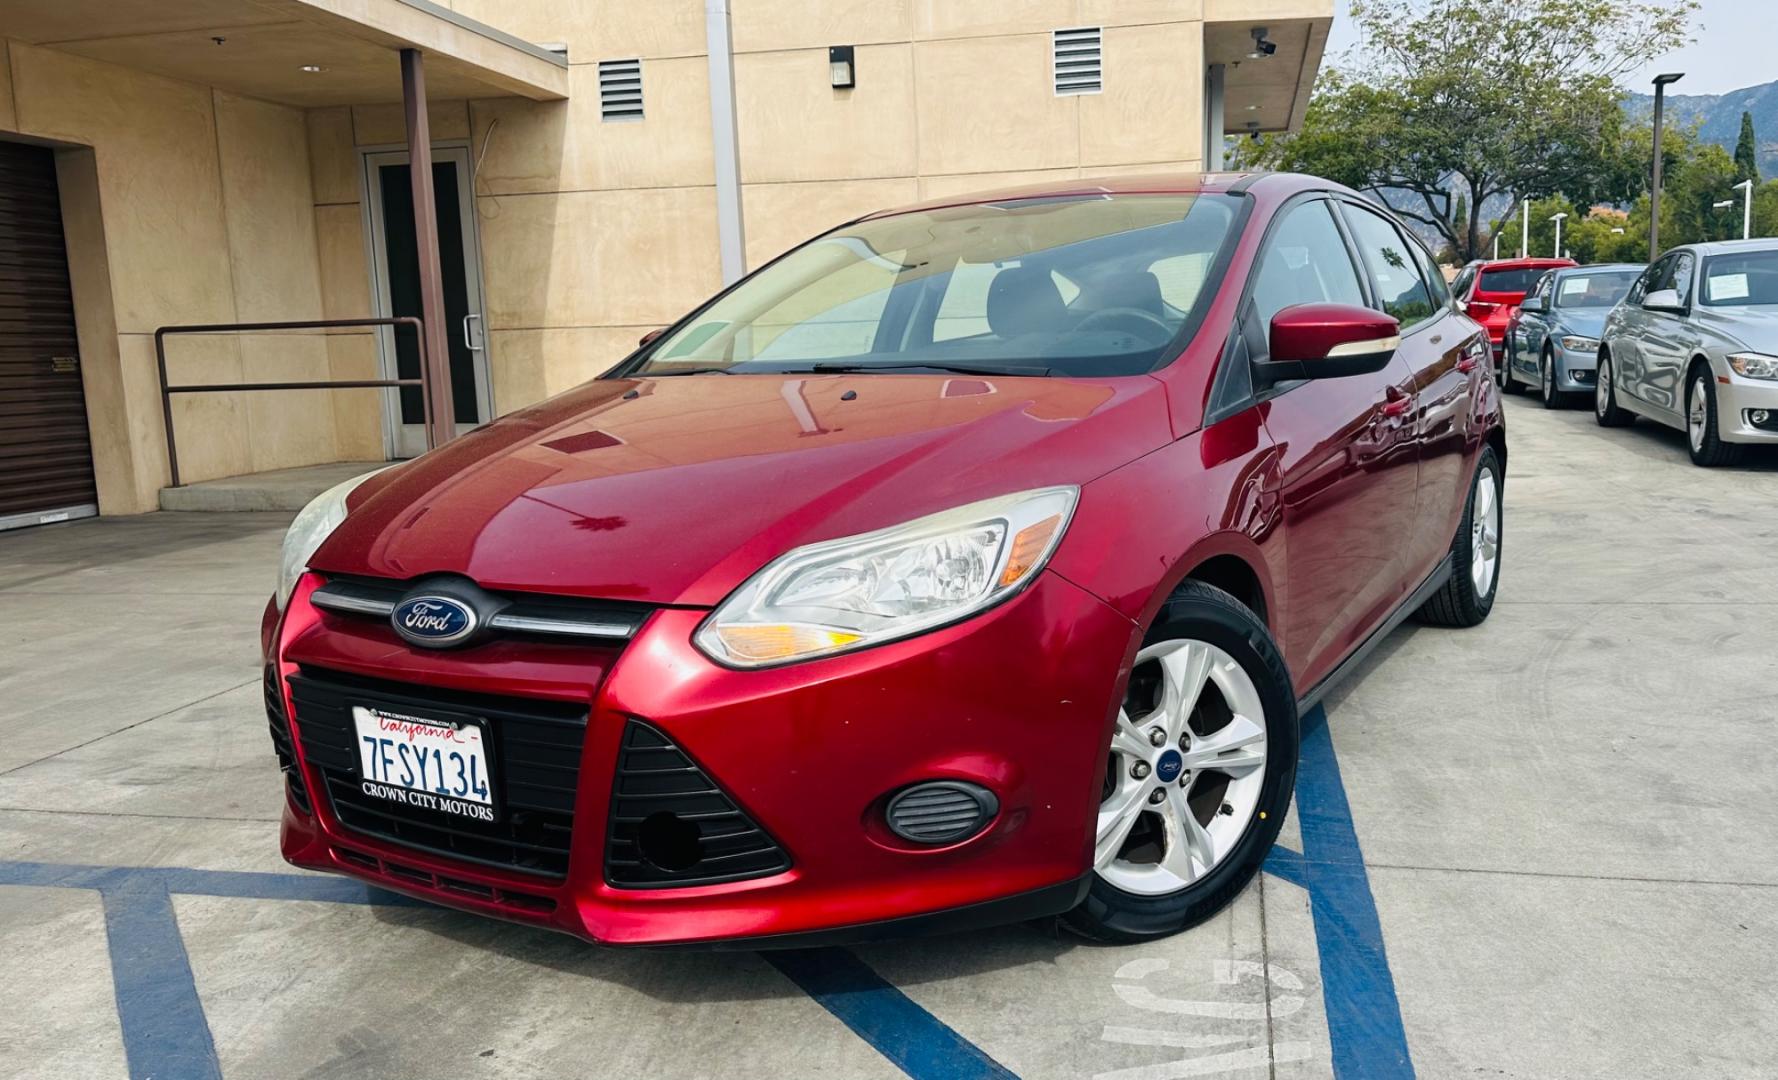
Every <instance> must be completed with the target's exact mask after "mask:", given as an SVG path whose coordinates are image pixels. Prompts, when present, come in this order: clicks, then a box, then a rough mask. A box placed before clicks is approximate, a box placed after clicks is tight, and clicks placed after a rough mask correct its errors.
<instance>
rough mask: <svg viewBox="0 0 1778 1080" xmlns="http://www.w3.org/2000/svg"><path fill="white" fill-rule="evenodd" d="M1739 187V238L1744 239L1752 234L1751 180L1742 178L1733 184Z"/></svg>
mask: <svg viewBox="0 0 1778 1080" xmlns="http://www.w3.org/2000/svg"><path fill="white" fill-rule="evenodd" d="M1735 186H1736V187H1738V188H1740V189H1741V192H1742V194H1741V239H1743V240H1746V239H1748V238H1749V237H1751V236H1752V235H1753V181H1752V180H1751V179H1749V180H1743V181H1741V182H1740V183H1739V184H1736V185H1735Z"/></svg>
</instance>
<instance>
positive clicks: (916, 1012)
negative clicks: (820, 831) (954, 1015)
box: [761, 949, 1017, 1080]
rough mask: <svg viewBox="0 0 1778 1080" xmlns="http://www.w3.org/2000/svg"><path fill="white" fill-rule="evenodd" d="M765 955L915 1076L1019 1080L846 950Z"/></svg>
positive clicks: (925, 1079) (930, 1079)
mask: <svg viewBox="0 0 1778 1080" xmlns="http://www.w3.org/2000/svg"><path fill="white" fill-rule="evenodd" d="M761 956H762V958H763V959H764V960H765V961H766V963H768V964H771V965H772V966H773V967H775V968H777V969H778V971H779V972H781V973H782V974H783V975H784V977H785V978H787V979H789V980H790V981H791V982H793V983H795V984H796V985H798V986H800V987H802V989H803V992H804V993H806V994H808V995H809V996H810V997H812V998H814V999H815V1001H816V1003H817V1004H819V1005H820V1006H821V1007H822V1008H824V1009H826V1010H827V1011H828V1012H830V1013H832V1014H833V1015H834V1016H835V1017H836V1018H838V1019H839V1021H840V1022H841V1023H843V1024H845V1025H846V1026H847V1027H849V1028H851V1029H852V1031H853V1032H854V1033H855V1034H857V1036H858V1037H859V1038H861V1039H863V1040H864V1041H865V1042H867V1043H869V1044H870V1045H871V1046H872V1047H874V1048H875V1049H876V1051H877V1053H879V1054H882V1055H883V1056H884V1057H886V1058H888V1059H889V1060H890V1061H891V1062H893V1063H894V1064H895V1067H896V1068H898V1069H900V1070H901V1071H902V1072H904V1073H907V1074H908V1075H909V1076H910V1077H913V1078H914V1080H1017V1077H1015V1076H1014V1075H1013V1073H1012V1072H1011V1071H1010V1070H1008V1069H1007V1067H1006V1066H1004V1065H1002V1064H1000V1063H999V1062H998V1061H995V1060H994V1059H993V1058H991V1057H989V1056H988V1055H987V1054H986V1053H985V1052H984V1051H983V1050H982V1048H981V1047H979V1046H977V1045H975V1044H974V1043H972V1042H970V1041H969V1040H968V1039H965V1038H964V1037H963V1036H961V1035H959V1034H957V1033H956V1032H955V1031H954V1030H952V1029H951V1027H950V1026H949V1025H948V1024H946V1023H945V1022H944V1021H942V1020H940V1019H939V1018H938V1017H936V1016H933V1015H932V1014H931V1013H929V1012H927V1011H926V1010H925V1009H922V1008H921V1007H920V1006H919V1005H917V1004H915V1003H914V1001H913V999H912V998H910V997H908V996H907V995H906V994H904V993H902V992H901V991H900V990H898V989H896V988H895V986H894V984H892V983H890V982H889V981H888V980H886V979H884V978H883V977H882V976H881V975H878V974H877V973H876V971H875V969H873V968H872V967H871V966H870V965H869V964H866V963H865V962H864V961H862V960H860V959H858V957H857V956H855V955H853V954H852V953H851V952H849V951H847V950H846V949H797V950H788V951H781V952H770V953H762V954H761Z"/></svg>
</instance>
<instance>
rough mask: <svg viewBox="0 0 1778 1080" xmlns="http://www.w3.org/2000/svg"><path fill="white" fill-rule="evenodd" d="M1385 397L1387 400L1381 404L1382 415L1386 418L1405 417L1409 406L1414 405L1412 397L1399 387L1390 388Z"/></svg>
mask: <svg viewBox="0 0 1778 1080" xmlns="http://www.w3.org/2000/svg"><path fill="white" fill-rule="evenodd" d="M1386 397H1387V400H1385V401H1384V402H1383V415H1384V416H1387V417H1391V418H1395V417H1401V416H1406V415H1407V411H1408V408H1409V406H1411V405H1413V404H1414V398H1413V395H1411V394H1409V393H1407V392H1406V391H1404V390H1402V389H1401V388H1400V387H1396V386H1391V387H1390V388H1389V390H1388V392H1387V395H1386Z"/></svg>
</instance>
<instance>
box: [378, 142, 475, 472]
mask: <svg viewBox="0 0 1778 1080" xmlns="http://www.w3.org/2000/svg"><path fill="white" fill-rule="evenodd" d="M354 149H355V151H356V152H357V155H358V194H359V199H358V206H359V211H360V217H361V218H362V221H363V227H364V253H365V264H366V266H367V267H368V268H369V272H370V273H369V276H370V303H371V314H372V315H373V316H375V317H376V318H379V319H387V318H390V317H392V316H393V315H394V311H393V310H392V307H391V303H390V299H389V260H388V252H387V245H386V244H385V243H384V234H383V231H382V230H383V208H382V201H381V199H380V198H378V195H379V193H380V189H379V187H378V184H377V176H376V172H375V170H376V168H377V166H379V165H394V164H406V163H407V160H408V147H407V144H405V143H393V144H380V145H373V146H359V147H355V148H354ZM432 154H433V157H432V160H433V164H435V165H436V164H438V163H440V162H443V161H453V162H455V163H456V164H457V165H458V173H459V175H458V180H459V183H458V185H457V189H458V192H459V197H458V206H457V212H458V216H459V217H460V219H461V222H462V230H463V246H464V251H463V266H464V271H465V276H466V277H467V279H468V280H467V283H466V289H467V291H468V297H469V307H470V311H471V313H472V314H475V315H476V316H477V322H478V323H479V333H477V334H476V336H475V340H476V341H477V342H478V344H479V346H480V347H479V348H476V349H475V351H474V352H473V354H472V362H473V363H474V365H475V389H476V412H477V413H478V414H479V415H480V416H481V419H480V420H479V421H477V422H476V423H474V424H464V423H459V424H458V425H457V430H458V431H459V432H463V431H468V430H471V429H472V428H475V427H479V426H480V425H481V424H485V423H487V422H488V421H490V420H492V419H494V417H495V415H496V414H495V412H494V386H493V377H492V372H491V365H490V357H489V348H490V344H489V335H488V321H487V318H486V315H487V289H486V286H485V282H484V279H483V276H482V244H481V229H480V224H481V222H480V218H481V215H480V214H479V213H477V212H476V205H475V200H476V195H475V156H474V152H473V149H472V147H471V146H470V143H469V140H467V139H441V140H438V141H436V142H434V143H433V144H432ZM395 333H396V331H395V329H394V328H393V327H386V326H385V327H377V328H376V329H375V337H376V342H377V370H378V372H379V373H380V377H381V378H385V379H393V378H397V377H398V376H397V373H396V351H395V336H394V335H395ZM444 333H445V338H446V340H447V341H448V340H453V339H452V335H454V334H468V333H470V330H469V329H468V328H467V327H464V326H447V327H445V328H444ZM382 399H383V400H382V413H383V450H384V453H385V454H386V455H387V457H388V458H389V459H390V460H392V461H393V460H396V459H399V458H407V457H415V456H418V455H419V454H420V453H422V452H423V451H424V450H425V448H426V443H425V435H424V433H423V431H422V430H421V426H420V425H418V424H403V423H402V420H401V391H400V390H398V389H395V388H390V389H387V390H384V391H382ZM407 428H412V429H414V430H412V431H407V430H404V429H407Z"/></svg>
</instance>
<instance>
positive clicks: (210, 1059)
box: [0, 708, 1414, 1080]
mask: <svg viewBox="0 0 1778 1080" xmlns="http://www.w3.org/2000/svg"><path fill="white" fill-rule="evenodd" d="M1302 741H1303V746H1302V761H1301V764H1300V765H1299V767H1298V771H1297V788H1296V803H1297V814H1298V817H1299V819H1300V823H1301V831H1302V836H1303V851H1302V852H1300V853H1299V852H1294V851H1290V850H1288V849H1284V848H1278V849H1275V850H1274V851H1273V852H1272V854H1271V855H1270V856H1268V858H1267V859H1266V871H1267V872H1268V873H1271V874H1274V875H1275V876H1277V877H1280V878H1283V879H1284V880H1286V881H1289V882H1291V883H1292V884H1295V885H1298V886H1300V887H1302V888H1303V889H1305V890H1307V892H1308V893H1309V897H1310V909H1311V911H1312V913H1313V917H1314V922H1315V938H1316V948H1317V951H1318V953H1319V956H1320V962H1321V979H1322V996H1323V999H1324V1002H1325V1005H1326V1011H1327V1028H1328V1036H1329V1039H1330V1040H1331V1041H1332V1044H1333V1046H1332V1049H1333V1067H1334V1075H1335V1077H1337V1078H1338V1080H1360V1078H1363V1080H1411V1078H1412V1077H1413V1076H1414V1067H1413V1064H1412V1062H1411V1060H1410V1058H1409V1056H1408V1046H1407V1036H1406V1033H1405V1032H1404V1030H1403V1028H1402V1022H1401V1006H1400V1003H1399V1002H1398V1001H1397V999H1396V995H1395V980H1394V978H1393V977H1392V976H1391V975H1390V973H1389V963H1388V958H1387V956H1386V955H1385V953H1384V949H1383V932H1382V926H1381V924H1380V923H1379V922H1378V919H1377V909H1376V903H1375V901H1374V900H1373V898H1372V896H1371V890H1370V881H1369V877H1368V876H1367V875H1366V873H1365V869H1364V862H1363V858H1362V855H1361V852H1360V849H1359V846H1358V835H1357V833H1356V832H1355V831H1354V829H1353V825H1352V812H1351V807H1350V806H1349V804H1348V803H1347V801H1346V790H1345V787H1344V786H1343V785H1342V784H1341V781H1340V771H1339V763H1338V761H1337V760H1336V759H1335V757H1334V750H1333V741H1332V738H1331V736H1330V735H1329V734H1328V730H1327V722H1326V714H1325V713H1323V712H1322V710H1321V709H1319V708H1317V709H1315V710H1314V711H1312V712H1310V713H1309V715H1308V716H1306V717H1304V718H1303V740H1302ZM6 885H24V886H37V887H50V888H70V889H94V890H97V891H98V893H99V895H100V896H101V898H102V899H103V903H104V907H105V928H106V935H107V938H108V941H109V946H110V954H111V968H112V980H113V985H114V988H115V992H116V997H117V1012H118V1021H119V1024H120V1026H121V1028H122V1031H123V1042H124V1052H125V1055H126V1057H127V1059H128V1062H129V1068H130V1075H131V1076H132V1077H135V1078H138V1080H148V1078H154V1080H185V1078H190V1080H218V1078H220V1077H221V1075H222V1071H221V1066H220V1065H219V1063H218V1061H217V1056H216V1047H215V1044H214V1042H213V1040H212V1038H211V1035H210V1027H209V1022H208V1020H207V1019H206V1018H205V1016H204V1008H203V1002H202V1001H201V1000H200V999H199V997H198V992H197V986H196V983H195V981H194V979H193V977H192V971H191V962H190V959H189V958H188V956H187V954H186V950H185V942H184V940H183V939H182V938H181V937H180V934H179V925H178V922H177V920H176V919H175V918H174V914H173V905H172V897H173V896H174V895H192V896H223V897H234V898H245V899H259V900H318V901H324V902H329V903H340V904H372V905H378V906H411V907H426V906H430V905H426V904H424V903H422V902H421V901H417V900H412V899H409V898H407V897H404V896H399V895H396V894H394V893H389V892H385V891H383V890H381V889H377V888H374V887H372V886H368V885H365V884H363V883H362V882H358V881H354V880H352V879H349V878H342V877H330V876H326V875H310V874H273V873H249V872H240V871H224V870H194V869H184V868H155V867H111V866H75V865H66V864H60V863H41V862H0V886H6ZM761 955H762V957H763V958H764V959H765V960H766V962H768V963H770V964H772V965H773V966H774V967H775V968H777V970H779V971H780V972H782V973H783V974H784V975H785V977H786V978H788V979H790V981H791V982H793V983H795V984H796V985H797V986H798V987H800V988H801V989H802V990H803V991H805V992H806V993H808V994H809V995H810V996H811V997H812V998H814V1000H815V1001H816V1003H817V1004H819V1005H820V1006H821V1007H822V1008H824V1009H826V1010H827V1011H828V1012H829V1013H831V1014H833V1015H834V1017H836V1018H837V1019H839V1020H840V1021H841V1022H842V1023H844V1024H845V1025H846V1026H847V1027H848V1028H850V1029H851V1030H852V1031H853V1032H854V1033H856V1034H857V1035H858V1036H859V1037H860V1038H862V1039H863V1040H864V1041H865V1042H867V1043H869V1044H870V1045H871V1046H872V1047H873V1048H874V1049H875V1050H876V1051H877V1052H878V1053H880V1054H882V1055H883V1056H884V1057H885V1058H886V1059H888V1060H889V1061H890V1062H892V1063H893V1064H894V1065H895V1066H896V1067H897V1068H899V1069H901V1071H902V1072H904V1073H906V1074H907V1075H908V1076H909V1077H911V1078H912V1080H1002V1078H1013V1076H1014V1074H1013V1073H1012V1072H1011V1071H1010V1070H1008V1069H1007V1068H1006V1067H1005V1066H1004V1065H1001V1064H1000V1063H999V1062H997V1061H995V1060H994V1059H993V1058H991V1057H989V1056H988V1055H987V1054H986V1053H985V1052H983V1051H982V1050H981V1048H979V1047H977V1046H975V1045H974V1044H972V1043H970V1042H969V1041H968V1040H967V1039H964V1038H963V1037H962V1036H961V1035H959V1034H958V1033H957V1032H956V1031H954V1030H953V1029H952V1028H951V1027H950V1026H949V1025H947V1024H945V1023H944V1022H943V1021H942V1020H940V1019H938V1018H937V1017H935V1016H933V1015H932V1014H931V1013H930V1012H927V1011H926V1010H925V1009H923V1008H921V1007H920V1006H919V1005H918V1004H916V1003H915V1002H914V1001H913V1000H912V999H910V998H909V997H908V996H907V995H906V994H903V993H902V992H901V991H900V990H899V989H897V988H896V987H895V986H893V985H892V984H890V983H889V982H888V981H886V980H885V979H883V977H882V976H881V975H879V974H877V972H876V971H875V970H873V969H872V968H871V967H869V966H868V965H867V964H865V963H864V962H863V961H862V960H860V959H858V957H857V956H856V955H854V954H853V953H851V952H849V951H847V950H844V949H819V950H808V951H801V952H774V953H766V954H761ZM1144 963H1146V962H1145V961H1140V960H1138V961H1134V962H1132V963H1131V964H1126V965H1125V966H1124V968H1122V969H1120V970H1119V976H1120V977H1124V978H1129V979H1131V981H1137V980H1139V979H1140V978H1141V976H1142V975H1143V974H1147V973H1150V972H1152V971H1155V970H1158V969H1155V968H1153V967H1152V966H1149V967H1138V965H1142V964H1144ZM1126 973H1128V974H1126ZM1224 975H1226V976H1227V981H1228V982H1230V983H1232V982H1235V981H1238V980H1239V979H1240V978H1242V977H1249V978H1265V979H1267V981H1268V982H1270V983H1271V984H1272V987H1273V988H1274V989H1281V990H1283V991H1284V992H1285V993H1274V995H1273V997H1272V1007H1273V1011H1274V1012H1273V1014H1274V1016H1276V1015H1282V1014H1281V1013H1280V1012H1279V1010H1280V1009H1283V1008H1286V1007H1288V1008H1289V1009H1290V1011H1295V1010H1296V1009H1298V1008H1301V1006H1302V998H1301V994H1300V991H1301V990H1302V989H1303V984H1302V980H1301V979H1300V978H1299V977H1297V976H1296V975H1295V974H1294V973H1292V972H1286V971H1283V970H1282V969H1280V968H1277V967H1276V966H1272V967H1270V968H1268V967H1266V966H1263V965H1260V964H1257V963H1254V962H1251V961H1233V962H1230V963H1229V966H1228V968H1227V970H1226V971H1223V970H1222V969H1221V968H1220V967H1219V969H1218V979H1219V981H1221V980H1222V978H1223V976H1224ZM1121 985H1122V984H1120V986H1121ZM1118 993H1119V994H1120V996H1124V997H1125V999H1126V1000H1129V996H1130V995H1134V996H1135V997H1136V998H1137V1001H1133V1002H1131V1003H1132V1004H1137V1003H1138V1002H1144V1003H1146V1004H1142V1005H1141V1006H1140V1007H1151V1006H1154V1005H1156V1004H1157V1003H1158V1002H1161V1001H1163V1000H1164V999H1159V998H1157V997H1154V996H1153V995H1149V996H1148V997H1143V996H1142V992H1141V988H1140V987H1132V988H1131V989H1129V990H1124V989H1120V990H1119V991H1118ZM1291 995H1295V1001H1294V1004H1292V1001H1291ZM1199 1004H1207V1003H1185V1002H1172V1003H1170V1004H1167V1005H1166V1006H1165V1007H1162V1008H1159V1009H1156V1010H1155V1011H1163V1012H1171V1013H1180V1012H1184V1013H1186V1014H1188V1015H1200V1016H1202V1015H1209V1016H1215V1015H1219V1014H1218V1013H1215V1012H1212V1013H1195V1014H1194V1013H1191V1012H1190V1010H1189V1009H1181V1008H1179V1006H1182V1005H1186V1006H1188V1005H1199ZM1220 1007H1221V1008H1224V1009H1231V1008H1241V1007H1239V1006H1226V1005H1224V1006H1220ZM1227 1015H1228V1016H1229V1017H1230V1018H1235V1017H1237V1016H1240V1017H1245V1016H1246V1014H1245V1013H1239V1014H1237V1013H1235V1012H1230V1013H1228V1014H1227ZM1107 1032H1108V1036H1107V1037H1112V1036H1111V1034H1110V1033H1112V1032H1115V1033H1116V1035H1117V1036H1118V1038H1117V1039H1116V1040H1115V1041H1127V1042H1135V1043H1138V1044H1140V1045H1152V1046H1167V1047H1174V1048H1179V1049H1194V1050H1214V1049H1215V1048H1216V1047H1219V1046H1227V1045H1231V1040H1230V1038H1228V1037H1225V1036H1223V1035H1221V1034H1218V1035H1211V1036H1201V1035H1200V1036H1194V1035H1173V1034H1170V1033H1154V1032H1148V1031H1146V1030H1137V1029H1114V1028H1108V1029H1107ZM1239 1038H1240V1037H1239V1036H1235V1037H1234V1041H1239ZM1295 1045H1296V1044H1293V1043H1287V1044H1283V1045H1282V1046H1276V1047H1270V1048H1268V1047H1266V1046H1263V1045H1262V1046H1257V1047H1248V1048H1246V1049H1243V1050H1239V1051H1233V1052H1227V1053H1220V1054H1211V1055H1199V1056H1191V1057H1187V1058H1184V1059H1180V1060H1175V1061H1172V1062H1163V1063H1160V1064H1159V1065H1156V1066H1145V1067H1143V1068H1144V1069H1146V1070H1148V1071H1144V1072H1141V1073H1136V1072H1132V1071H1128V1070H1126V1071H1125V1072H1124V1073H1122V1074H1119V1075H1120V1078H1122V1080H1135V1078H1136V1077H1137V1076H1141V1077H1144V1078H1148V1080H1162V1078H1168V1077H1186V1076H1200V1075H1206V1074H1208V1073H1212V1072H1227V1071H1231V1070H1234V1069H1246V1068H1249V1067H1259V1066H1263V1065H1265V1064H1267V1063H1268V1062H1270V1061H1274V1060H1297V1059H1296V1058H1294V1057H1292V1058H1283V1057H1281V1056H1279V1055H1281V1054H1282V1053H1284V1052H1285V1048H1286V1047H1290V1048H1293V1049H1292V1050H1291V1051H1290V1052H1291V1053H1293V1054H1294V1046H1295Z"/></svg>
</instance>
